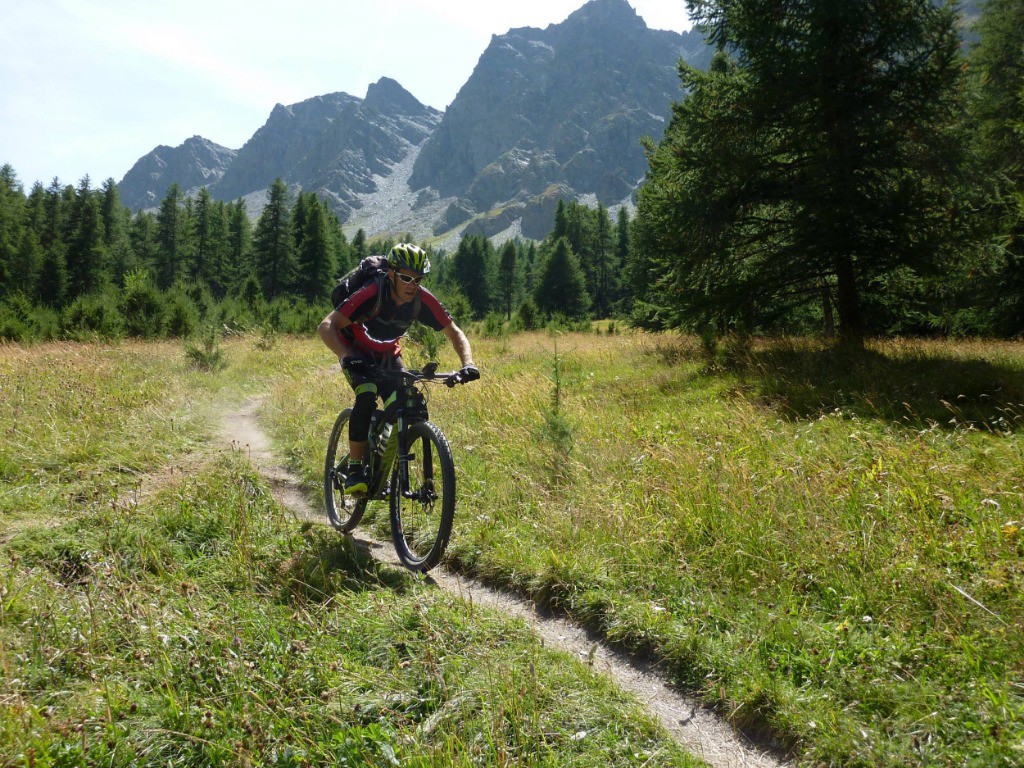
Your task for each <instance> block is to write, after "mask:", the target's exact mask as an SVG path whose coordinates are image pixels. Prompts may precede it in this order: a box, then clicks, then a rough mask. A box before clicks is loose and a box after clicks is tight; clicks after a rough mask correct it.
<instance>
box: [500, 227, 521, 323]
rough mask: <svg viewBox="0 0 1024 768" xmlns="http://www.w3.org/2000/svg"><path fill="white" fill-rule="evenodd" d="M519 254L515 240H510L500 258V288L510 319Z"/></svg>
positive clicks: (503, 247) (502, 300)
mask: <svg viewBox="0 0 1024 768" xmlns="http://www.w3.org/2000/svg"><path fill="white" fill-rule="evenodd" d="M518 256H519V254H518V251H517V249H516V244H515V242H513V241H512V240H509V241H508V242H507V243H505V245H504V246H502V249H501V256H500V258H499V260H498V290H499V292H500V293H501V302H502V305H503V306H504V308H505V317H506V318H508V319H511V318H512V304H513V302H514V301H515V292H516V265H517V262H518Z"/></svg>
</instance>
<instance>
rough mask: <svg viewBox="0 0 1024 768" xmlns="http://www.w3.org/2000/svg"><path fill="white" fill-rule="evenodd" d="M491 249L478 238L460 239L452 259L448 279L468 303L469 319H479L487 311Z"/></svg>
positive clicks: (484, 239) (488, 307)
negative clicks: (470, 309)
mask: <svg viewBox="0 0 1024 768" xmlns="http://www.w3.org/2000/svg"><path fill="white" fill-rule="evenodd" d="M493 258H494V248H493V247H492V246H491V243H490V241H488V240H487V238H486V237H483V236H482V235H469V236H467V237H464V238H462V240H461V241H460V242H459V247H458V248H457V249H456V250H455V255H454V256H453V257H452V277H453V278H454V280H455V283H456V285H457V286H458V288H459V291H460V292H461V293H462V294H463V295H464V296H465V297H466V298H467V299H468V300H469V305H470V306H471V307H472V309H473V316H474V317H476V318H482V317H483V316H484V315H486V314H487V312H488V310H490V308H491V300H490V291H491V284H492V280H491V262H492V261H493Z"/></svg>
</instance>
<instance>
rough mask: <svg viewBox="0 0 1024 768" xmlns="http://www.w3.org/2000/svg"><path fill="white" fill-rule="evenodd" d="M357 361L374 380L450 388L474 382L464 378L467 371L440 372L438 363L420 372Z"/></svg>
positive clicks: (430, 364)
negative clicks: (397, 380) (408, 382)
mask: <svg viewBox="0 0 1024 768" xmlns="http://www.w3.org/2000/svg"><path fill="white" fill-rule="evenodd" d="M357 360H359V363H358V366H359V368H360V369H361V371H362V372H363V373H364V375H365V376H368V377H372V378H386V377H394V378H398V379H403V380H407V381H410V382H417V381H428V382H438V383H441V384H444V385H445V386H447V387H449V388H451V387H454V386H455V385H456V384H468V383H469V382H470V381H473V380H474V379H473V378H470V379H467V378H464V376H465V374H464V370H465V369H460V370H458V371H443V372H439V371H438V370H437V363H434V362H430V363H427V364H426V365H425V366H423V370H421V371H420V370H416V369H404V368H403V369H389V368H384V367H381V366H379V365H375V364H373V363H371V362H370V361H369V360H363V359H361V358H357ZM347 361H348V359H347V358H346V362H347ZM343 366H344V367H346V368H348V367H352V368H354V367H355V366H353V365H352V364H351V363H349V364H348V365H345V364H344V363H343ZM475 378H479V373H478V374H477V376H476V377H475Z"/></svg>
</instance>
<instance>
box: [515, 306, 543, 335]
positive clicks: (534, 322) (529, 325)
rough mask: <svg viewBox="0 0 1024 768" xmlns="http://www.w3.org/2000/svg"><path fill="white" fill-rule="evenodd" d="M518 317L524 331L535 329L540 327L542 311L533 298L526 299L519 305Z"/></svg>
mask: <svg viewBox="0 0 1024 768" xmlns="http://www.w3.org/2000/svg"><path fill="white" fill-rule="evenodd" d="M516 318H517V320H518V324H519V326H520V327H521V328H522V329H523V330H524V331H535V330H537V328H539V327H540V313H539V312H538V311H537V305H536V304H534V303H533V300H532V299H526V300H525V301H523V303H522V304H520V305H519V309H518V311H517V312H516Z"/></svg>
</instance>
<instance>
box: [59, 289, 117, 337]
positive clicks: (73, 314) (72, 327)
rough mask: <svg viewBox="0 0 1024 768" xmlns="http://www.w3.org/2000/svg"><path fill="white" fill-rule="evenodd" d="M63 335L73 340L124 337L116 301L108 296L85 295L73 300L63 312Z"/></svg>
mask: <svg viewBox="0 0 1024 768" xmlns="http://www.w3.org/2000/svg"><path fill="white" fill-rule="evenodd" d="M62 325H63V326H64V333H65V334H66V335H67V336H69V337H70V338H73V339H87V338H91V337H96V336H98V337H100V338H103V339H116V338H120V337H121V336H123V335H124V332H125V322H124V317H123V316H122V315H121V312H120V311H119V310H118V308H117V301H116V300H114V298H113V297H112V296H110V295H108V294H94V293H91V294H86V295H85V296H79V297H78V298H77V299H75V300H74V301H73V302H72V303H71V306H69V307H68V308H67V309H66V310H65V311H64V321H63V323H62Z"/></svg>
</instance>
